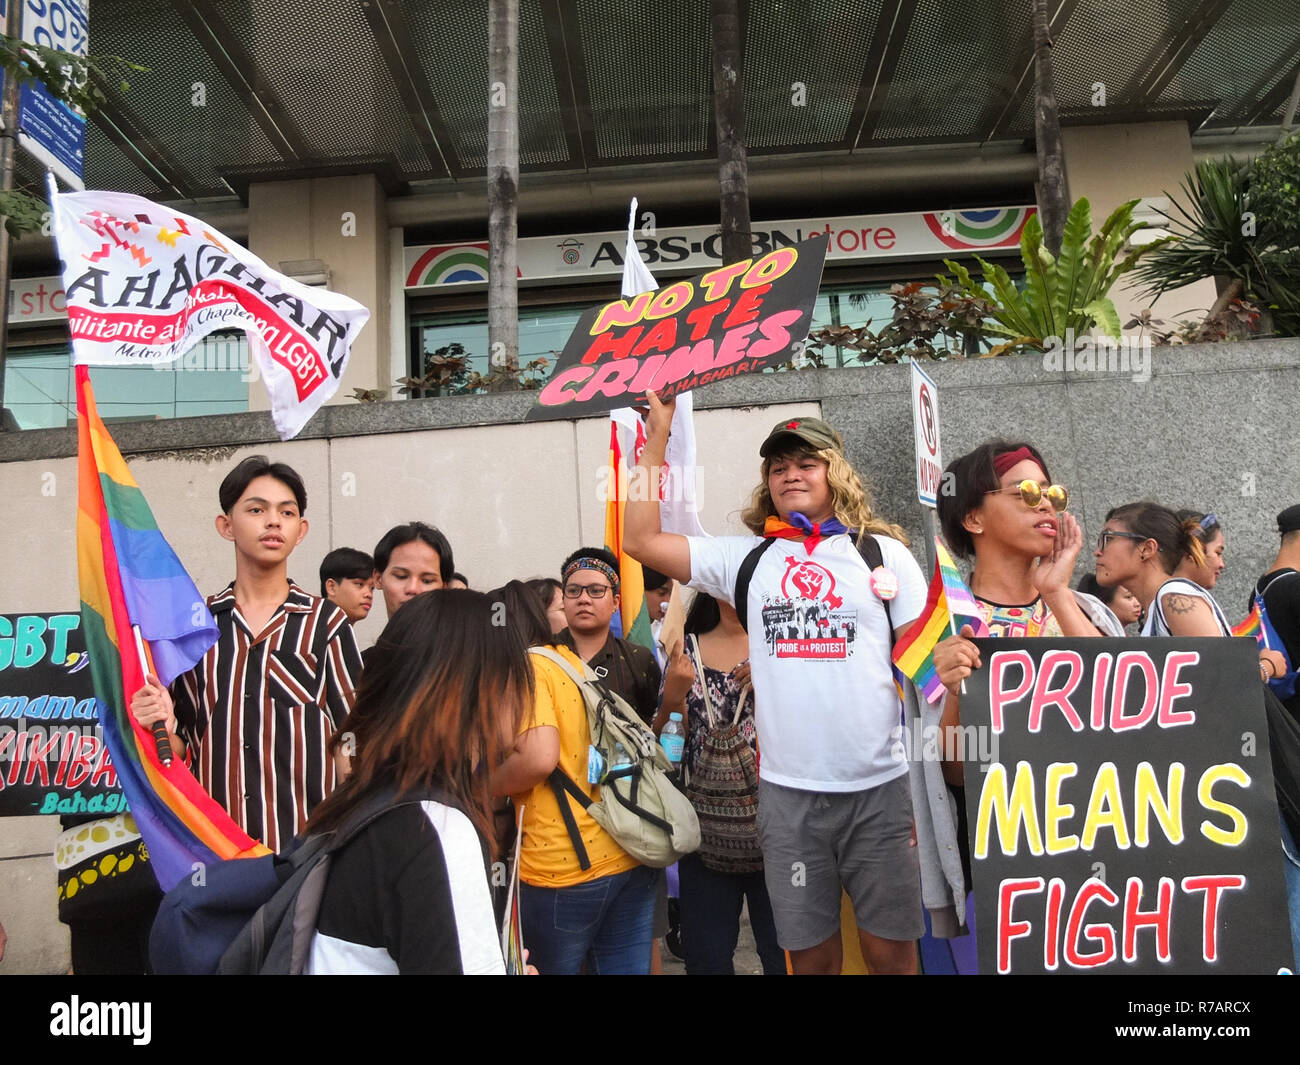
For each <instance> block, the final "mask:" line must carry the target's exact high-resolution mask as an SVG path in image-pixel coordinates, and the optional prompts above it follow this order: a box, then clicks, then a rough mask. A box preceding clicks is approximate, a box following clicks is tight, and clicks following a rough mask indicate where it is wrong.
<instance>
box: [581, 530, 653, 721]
mask: <svg viewBox="0 0 1300 1065" xmlns="http://www.w3.org/2000/svg"><path fill="white" fill-rule="evenodd" d="M560 576H561V580H560V589H561V594H562V595H563V598H564V616H565V618H566V619H567V621H568V628H567V629H566V630H565V631H564V632H562V633H560V635H559V637H558V639H559V641H560V642H567V643H571V644H572V645H573V648H574V650H576V651H577V652H578V657H579V658H581V659H582V660H583V661H584V662H586V663H587V665H589V666H590V667H591V668H592V669H593V670H595V672H596V674H597V675H598V676H599V677H600V678H601V680H602V682H603V683H604V684H606V685H607V686H608V687H609V688H610V690H611V691H615V692H617V693H618V694H619V695H621V696H622V697H623V698H624V699H626V700H627V701H628V703H629V704H630V705H631V706H632V707H633V709H635V710H636V712H637V714H639V715H640V717H641V719H642V720H643V721H644V722H645V723H646V724H647V725H648V724H650V722H652V721H653V720H654V716H655V710H656V709H658V706H659V677H660V670H659V665H658V663H657V662H656V661H655V657H654V653H653V652H652V651H651V650H650V648H648V647H642V646H641V645H640V644H636V643H632V642H631V641H629V640H624V639H619V638H618V637H617V636H615V635H614V634H613V633H612V632H611V631H610V623H611V622H612V621H613V619H614V613H615V611H617V610H618V608H619V605H620V599H619V576H618V559H617V558H615V557H614V555H613V553H612V552H610V551H607V550H606V549H605V548H603V547H580V548H578V550H576V551H575V552H573V554H571V555H570V556H569V557H568V558H566V559H565V560H564V565H563V566H562V567H561V569H560Z"/></svg>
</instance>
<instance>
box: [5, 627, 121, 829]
mask: <svg viewBox="0 0 1300 1065" xmlns="http://www.w3.org/2000/svg"><path fill="white" fill-rule="evenodd" d="M89 665H90V660H89V659H88V658H87V656H86V641H85V639H84V637H83V634H82V631H81V616H80V615H79V614H3V615H0V816H5V815H8V816H13V815H20V814H79V813H100V814H114V813H120V812H121V811H123V810H125V809H126V808H127V804H126V797H125V796H124V795H123V794H122V790H121V787H120V785H119V784H118V782H117V772H116V770H114V768H113V763H112V760H111V759H110V758H109V755H108V748H107V747H106V746H105V745H104V735H103V732H102V731H101V730H100V727H99V717H98V715H97V714H96V712H95V692H94V686H93V684H92V682H91V675H90V668H89Z"/></svg>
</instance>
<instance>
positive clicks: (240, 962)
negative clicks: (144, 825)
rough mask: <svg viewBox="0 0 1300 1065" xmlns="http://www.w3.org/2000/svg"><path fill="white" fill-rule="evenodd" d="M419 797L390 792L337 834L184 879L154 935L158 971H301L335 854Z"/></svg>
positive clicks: (152, 956)
mask: <svg viewBox="0 0 1300 1065" xmlns="http://www.w3.org/2000/svg"><path fill="white" fill-rule="evenodd" d="M424 797H427V796H421V798H424ZM419 801H420V798H405V799H401V800H399V799H397V797H396V795H395V793H394V792H393V791H392V790H391V789H384V790H381V791H378V792H376V793H375V794H373V795H371V796H369V797H368V798H366V799H365V800H364V801H363V802H362V803H361V804H360V805H359V806H358V807H357V808H356V809H355V810H353V811H352V814H351V815H350V816H349V817H348V819H347V820H346V821H344V823H343V824H342V825H340V826H339V827H338V828H337V829H336V830H334V831H333V832H327V833H323V834H321V835H317V836H307V837H305V838H304V837H298V838H296V839H295V840H294V841H293V843H292V844H291V845H290V848H289V849H288V850H287V851H284V852H282V853H280V854H268V855H265V856H263V857H261V858H232V859H229V860H227V861H223V862H218V863H217V864H216V865H213V866H210V867H209V868H208V869H206V870H205V871H204V875H203V876H202V877H201V878H199V879H198V880H197V881H196V880H194V879H189V880H182V881H181V882H180V883H179V884H177V885H176V886H175V887H174V888H172V889H171V891H169V892H167V894H166V895H165V896H164V898H163V901H162V905H161V906H160V907H159V909H158V916H157V918H156V919H155V921H154V925H153V931H152V932H151V933H150V936H149V960H150V964H151V965H152V967H153V970H154V972H155V973H157V974H158V975H165V976H211V975H214V974H217V973H220V974H222V975H229V974H243V975H255V974H277V973H278V974H288V975H301V974H302V973H304V972H305V971H306V967H307V960H308V955H309V951H310V949H311V941H312V937H313V935H314V934H315V932H316V921H317V918H318V917H319V915H320V904H321V899H322V897H323V896H324V894H325V883H326V881H327V880H328V878H329V869H330V862H331V859H332V858H333V856H334V855H335V854H336V853H338V852H339V851H341V850H342V849H343V848H344V847H346V846H347V845H348V844H349V843H350V842H351V841H352V839H353V838H354V837H355V836H356V835H357V833H359V832H360V831H361V830H362V829H364V828H365V827H366V826H367V825H369V824H371V823H372V822H373V821H375V820H376V819H377V818H379V817H381V816H383V815H384V814H386V813H387V812H388V811H389V810H392V809H395V808H396V807H398V806H405V805H408V804H409V803H413V802H419Z"/></svg>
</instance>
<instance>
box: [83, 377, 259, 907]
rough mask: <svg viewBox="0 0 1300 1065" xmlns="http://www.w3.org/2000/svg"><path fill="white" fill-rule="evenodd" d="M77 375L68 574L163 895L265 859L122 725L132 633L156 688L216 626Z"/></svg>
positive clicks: (102, 719) (140, 730)
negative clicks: (74, 579)
mask: <svg viewBox="0 0 1300 1065" xmlns="http://www.w3.org/2000/svg"><path fill="white" fill-rule="evenodd" d="M76 371H77V572H78V577H79V579H80V584H81V626H82V628H83V629H84V630H85V636H86V650H87V651H88V652H89V655H90V672H91V676H92V678H93V679H94V685H95V705H96V710H97V711H98V714H99V723H100V726H101V727H102V728H103V732H104V742H105V743H106V744H107V745H108V750H109V754H110V755H111V756H112V759H113V766H114V768H115V769H116V770H117V778H118V780H119V781H121V783H122V790H123V791H124V792H125V793H126V798H127V801H128V802H129V803H130V804H131V813H132V814H133V816H134V817H135V823H136V826H137V827H138V828H139V830H140V835H141V836H142V837H143V838H144V842H145V845H146V846H147V847H148V848H149V862H150V864H151V865H152V866H153V870H154V875H155V876H157V878H158V883H159V884H160V885H161V886H162V888H163V890H164V891H167V890H170V889H171V888H172V887H173V886H175V885H176V883H177V882H178V881H180V880H181V879H182V878H184V877H188V876H190V875H191V874H192V873H193V871H194V863H195V862H202V863H204V864H205V865H207V864H210V863H213V862H216V861H217V860H219V859H224V858H240V857H253V856H255V855H260V854H269V853H270V852H269V851H268V850H267V849H266V848H265V847H264V846H262V844H260V843H257V842H255V841H254V840H252V839H250V838H249V837H248V835H246V834H245V833H244V832H243V830H242V829H240V828H239V826H238V825H236V824H235V822H234V821H232V820H231V818H230V815H229V814H227V813H226V811H225V810H223V809H222V808H221V807H220V806H218V805H217V803H216V802H215V801H214V800H213V799H212V797H211V796H210V795H208V793H207V792H206V791H204V790H203V788H202V787H201V786H200V785H199V782H198V781H197V780H195V779H194V777H193V776H192V775H191V773H190V771H189V770H188V769H187V768H186V767H185V766H184V765H183V764H182V763H181V762H180V761H179V760H176V761H173V762H172V764H171V765H170V766H168V767H166V768H164V767H163V765H162V763H161V762H159V760H158V753H157V749H156V745H155V742H154V738H153V734H152V733H151V732H149V731H148V730H146V729H145V728H144V727H143V726H142V725H140V724H139V723H138V722H137V721H136V720H135V718H133V717H132V716H131V713H130V711H129V709H128V707H129V704H130V697H131V695H132V694H133V693H134V692H136V691H139V690H140V688H142V687H144V683H145V674H144V669H143V667H142V664H141V662H140V657H139V655H138V653H137V651H136V645H135V638H134V634H133V633H132V627H133V626H138V627H139V630H140V635H141V637H142V638H143V640H144V641H145V647H146V653H147V654H148V655H149V657H150V659H151V660H152V669H153V672H154V673H155V674H156V675H157V676H158V679H159V680H161V681H162V683H163V684H168V685H169V684H170V683H171V682H172V681H173V680H175V679H176V677H177V676H179V675H180V674H182V673H184V672H186V671H188V670H190V669H192V668H193V667H194V665H195V664H196V663H197V662H198V661H199V660H200V659H201V658H202V657H203V655H204V653H205V652H206V651H207V649H208V648H209V647H211V646H212V644H213V643H215V642H216V639H217V626H216V622H214V621H213V620H212V615H211V614H210V613H209V612H208V609H207V605H206V604H205V603H204V600H203V597H202V596H201V595H199V593H198V591H197V590H196V589H195V587H194V582H193V581H191V580H190V578H189V574H187V573H186V572H185V568H184V567H183V566H182V565H181V564H180V561H179V560H178V559H177V558H176V555H175V553H174V552H173V551H172V549H171V547H170V546H168V544H167V541H166V540H164V539H163V536H162V533H160V532H159V531H158V525H157V523H156V522H155V521H154V518H153V513H152V511H150V509H149V504H148V503H147V502H145V498H144V495H143V494H142V493H141V491H140V487H139V485H137V484H136V483H135V478H134V477H132V476H131V471H130V470H129V469H128V468H127V465H126V462H125V461H124V460H123V458H122V453H121V452H120V451H118V449H117V444H115V443H114V442H113V438H112V436H110V435H109V432H108V430H107V429H106V428H105V426H104V423H103V422H102V421H101V420H100V417H99V412H98V411H97V410H96V409H95V396H94V393H93V391H92V390H91V387H90V374H89V372H88V370H87V368H86V367H85V366H78V367H77V368H76Z"/></svg>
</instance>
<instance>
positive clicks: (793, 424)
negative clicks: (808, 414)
mask: <svg viewBox="0 0 1300 1065" xmlns="http://www.w3.org/2000/svg"><path fill="white" fill-rule="evenodd" d="M785 427H786V428H787V429H798V428H799V423H798V422H786V423H785Z"/></svg>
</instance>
